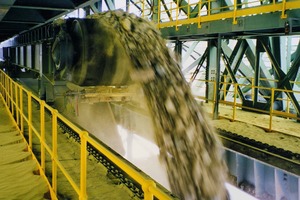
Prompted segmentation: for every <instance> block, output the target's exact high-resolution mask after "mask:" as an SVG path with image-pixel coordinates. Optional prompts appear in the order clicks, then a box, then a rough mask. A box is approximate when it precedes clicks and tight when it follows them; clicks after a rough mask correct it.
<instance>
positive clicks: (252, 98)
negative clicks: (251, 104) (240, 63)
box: [251, 77, 255, 101]
mask: <svg viewBox="0 0 300 200" xmlns="http://www.w3.org/2000/svg"><path fill="white" fill-rule="evenodd" d="M254 90H255V89H254V77H251V100H252V101H254Z"/></svg>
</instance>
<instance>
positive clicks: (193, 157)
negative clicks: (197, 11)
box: [90, 10, 227, 200]
mask: <svg viewBox="0 0 300 200" xmlns="http://www.w3.org/2000/svg"><path fill="white" fill-rule="evenodd" d="M90 18H94V19H98V20H99V22H100V23H101V24H102V25H104V26H105V29H107V30H106V31H109V32H110V33H111V35H112V36H111V37H114V38H115V40H117V41H118V42H119V43H120V44H121V45H122V46H123V47H124V49H125V51H126V53H127V55H128V56H129V57H130V59H131V61H132V63H133V65H132V67H131V69H129V74H130V77H131V79H132V81H134V82H137V83H139V84H141V86H142V89H143V92H144V94H145V97H146V101H147V105H148V107H149V110H150V113H151V116H152V121H153V126H154V131H155V140H156V143H157V145H158V147H159V149H160V159H161V161H162V162H163V163H164V164H165V166H166V169H167V174H168V179H169V183H170V187H171V191H172V192H173V193H174V194H175V195H177V196H178V197H180V198H181V199H186V200H188V199H207V200H217V199H218V200H223V199H226V189H225V182H226V175H227V170H226V165H225V162H224V160H223V158H222V154H223V149H222V145H221V143H220V141H219V139H218V138H217V136H216V134H215V130H214V128H213V127H212V125H211V124H210V120H209V119H208V118H207V117H206V114H205V111H204V110H203V108H202V107H201V106H199V105H198V104H197V102H196V101H195V99H194V97H193V95H192V94H191V91H190V87H189V85H188V84H187V82H186V81H185V79H184V77H183V75H182V73H181V71H180V66H179V64H178V63H177V62H176V61H175V60H174V58H173V57H172V55H171V53H170V52H169V50H168V48H167V46H166V43H165V40H164V39H163V38H162V37H161V35H160V32H159V31H158V30H156V28H155V26H154V25H153V24H152V23H151V22H149V21H148V20H146V19H142V18H139V17H137V16H136V15H134V14H129V13H126V12H124V11H122V10H116V11H108V12H104V13H99V14H97V15H92V16H90Z"/></svg>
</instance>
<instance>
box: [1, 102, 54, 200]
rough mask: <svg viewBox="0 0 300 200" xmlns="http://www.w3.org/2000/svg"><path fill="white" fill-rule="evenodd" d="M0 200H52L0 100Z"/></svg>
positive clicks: (29, 153) (33, 161)
mask: <svg viewBox="0 0 300 200" xmlns="http://www.w3.org/2000/svg"><path fill="white" fill-rule="evenodd" d="M0 119H1V120H0V152H1V154H0V171H1V174H0V180H1V181H0V199H49V198H50V196H49V193H48V192H49V187H48V185H47V182H46V179H44V178H43V177H42V176H40V175H39V170H38V169H39V168H38V163H37V162H36V161H35V160H34V159H33V158H32V154H31V152H30V151H28V150H27V149H28V146H27V144H26V142H25V140H24V139H23V136H22V135H21V134H20V131H19V130H18V128H17V126H16V125H15V123H14V121H13V119H12V118H11V116H10V114H9V112H8V111H7V109H6V107H5V105H4V103H3V99H2V98H1V99H0Z"/></svg>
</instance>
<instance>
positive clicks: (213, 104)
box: [212, 81, 217, 118]
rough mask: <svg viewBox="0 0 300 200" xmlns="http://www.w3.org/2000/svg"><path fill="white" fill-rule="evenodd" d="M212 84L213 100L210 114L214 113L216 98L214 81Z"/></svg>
mask: <svg viewBox="0 0 300 200" xmlns="http://www.w3.org/2000/svg"><path fill="white" fill-rule="evenodd" d="M213 84H214V91H213V94H214V95H213V99H212V113H214V112H215V102H216V98H217V96H216V91H217V83H216V81H214V82H213ZM213 118H214V115H213Z"/></svg>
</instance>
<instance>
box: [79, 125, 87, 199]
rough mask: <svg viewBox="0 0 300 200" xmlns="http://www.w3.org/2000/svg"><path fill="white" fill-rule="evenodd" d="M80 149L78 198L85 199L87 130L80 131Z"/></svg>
mask: <svg viewBox="0 0 300 200" xmlns="http://www.w3.org/2000/svg"><path fill="white" fill-rule="evenodd" d="M80 136H81V137H80V139H81V144H80V145H81V149H80V197H79V199H80V200H85V199H87V194H86V179H87V177H86V174H87V163H86V162H87V136H88V132H86V131H82V132H81V135H80Z"/></svg>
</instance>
